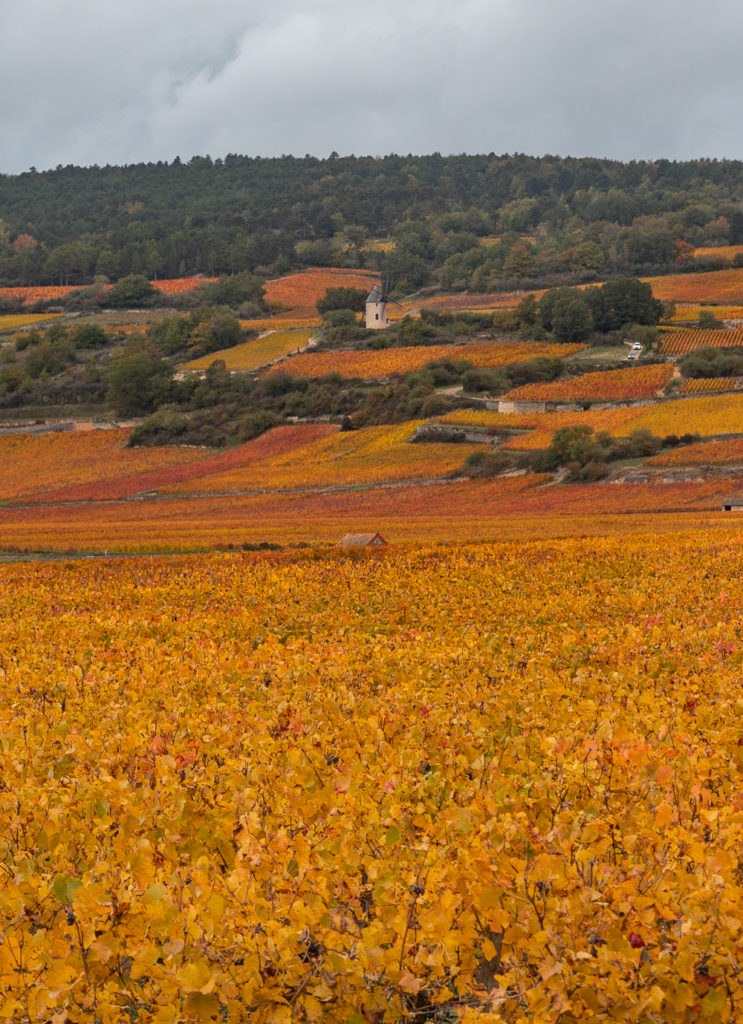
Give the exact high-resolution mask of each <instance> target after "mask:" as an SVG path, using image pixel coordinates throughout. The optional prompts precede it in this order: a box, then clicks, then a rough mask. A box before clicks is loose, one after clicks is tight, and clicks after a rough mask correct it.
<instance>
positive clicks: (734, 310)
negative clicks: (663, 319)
mask: <svg viewBox="0 0 743 1024" xmlns="http://www.w3.org/2000/svg"><path fill="white" fill-rule="evenodd" d="M705 309H706V310H707V311H708V312H712V313H714V315H715V317H716V318H717V319H718V320H743V306H699V305H693V306H692V305H681V304H680V305H678V306H677V307H676V310H675V312H674V314H673V317H672V318H671V322H672V323H674V324H676V323H690V322H693V321H694V320H698V319H699V314H700V313H701V312H702V310H705Z"/></svg>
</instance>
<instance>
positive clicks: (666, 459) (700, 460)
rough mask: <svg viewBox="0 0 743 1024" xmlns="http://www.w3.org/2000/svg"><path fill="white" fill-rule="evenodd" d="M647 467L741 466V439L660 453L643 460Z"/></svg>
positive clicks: (694, 445)
mask: <svg viewBox="0 0 743 1024" xmlns="http://www.w3.org/2000/svg"><path fill="white" fill-rule="evenodd" d="M645 465H647V466H741V465H743V438H739V437H736V438H732V439H731V440H729V441H703V442H702V443H700V444H686V445H682V446H681V447H680V448H672V449H671V450H670V451H665V452H661V453H660V454H659V455H654V456H653V457H652V458H651V459H646V460H645Z"/></svg>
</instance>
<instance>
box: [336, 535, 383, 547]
mask: <svg viewBox="0 0 743 1024" xmlns="http://www.w3.org/2000/svg"><path fill="white" fill-rule="evenodd" d="M386 543H387V541H386V540H385V539H384V537H383V536H382V535H381V534H380V533H347V534H346V535H345V537H341V539H340V540H339V541H338V543H337V545H336V547H339V548H365V547H369V546H370V545H371V546H375V547H376V546H379V545H381V544H386Z"/></svg>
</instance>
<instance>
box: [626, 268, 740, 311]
mask: <svg viewBox="0 0 743 1024" xmlns="http://www.w3.org/2000/svg"><path fill="white" fill-rule="evenodd" d="M644 280H646V281H647V282H648V283H649V284H650V286H651V287H652V289H653V295H654V297H655V298H656V299H660V300H661V301H662V302H665V301H671V302H713V303H714V302H729V303H743V267H740V268H738V267H736V268H734V269H730V270H710V271H705V272H703V273H699V274H667V275H665V276H664V277H648V278H645V279H644Z"/></svg>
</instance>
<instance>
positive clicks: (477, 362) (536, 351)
mask: <svg viewBox="0 0 743 1024" xmlns="http://www.w3.org/2000/svg"><path fill="white" fill-rule="evenodd" d="M583 348H585V346H584V345H577V344H576V345H550V344H543V343H541V342H536V341H524V342H503V341H493V342H484V343H480V344H475V345H416V346H410V347H407V348H385V349H379V350H373V349H362V350H359V351H330V352H305V353H302V354H301V355H298V356H293V357H291V358H290V359H287V360H286V361H285V362H283V363H281V365H280V366H279V367H277V368H276V369H275V370H267V371H265V372H267V373H275V372H285V373H289V374H292V375H294V376H303V377H322V376H324V375H325V374H326V373H340V374H341V375H342V376H343V377H367V378H368V377H389V376H390V375H391V374H394V373H408V372H410V371H413V370H419V369H420V368H421V367H422V366H425V364H426V363H429V362H431V361H432V360H434V359H453V360H456V359H466V360H468V362H470V363H472V364H473V365H474V366H503V365H505V364H506V363H512V362H518V361H519V360H523V359H533V358H535V357H536V356H546V357H548V358H559V357H561V356H569V355H572V354H573V353H574V352H580V351H581V349H583Z"/></svg>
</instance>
